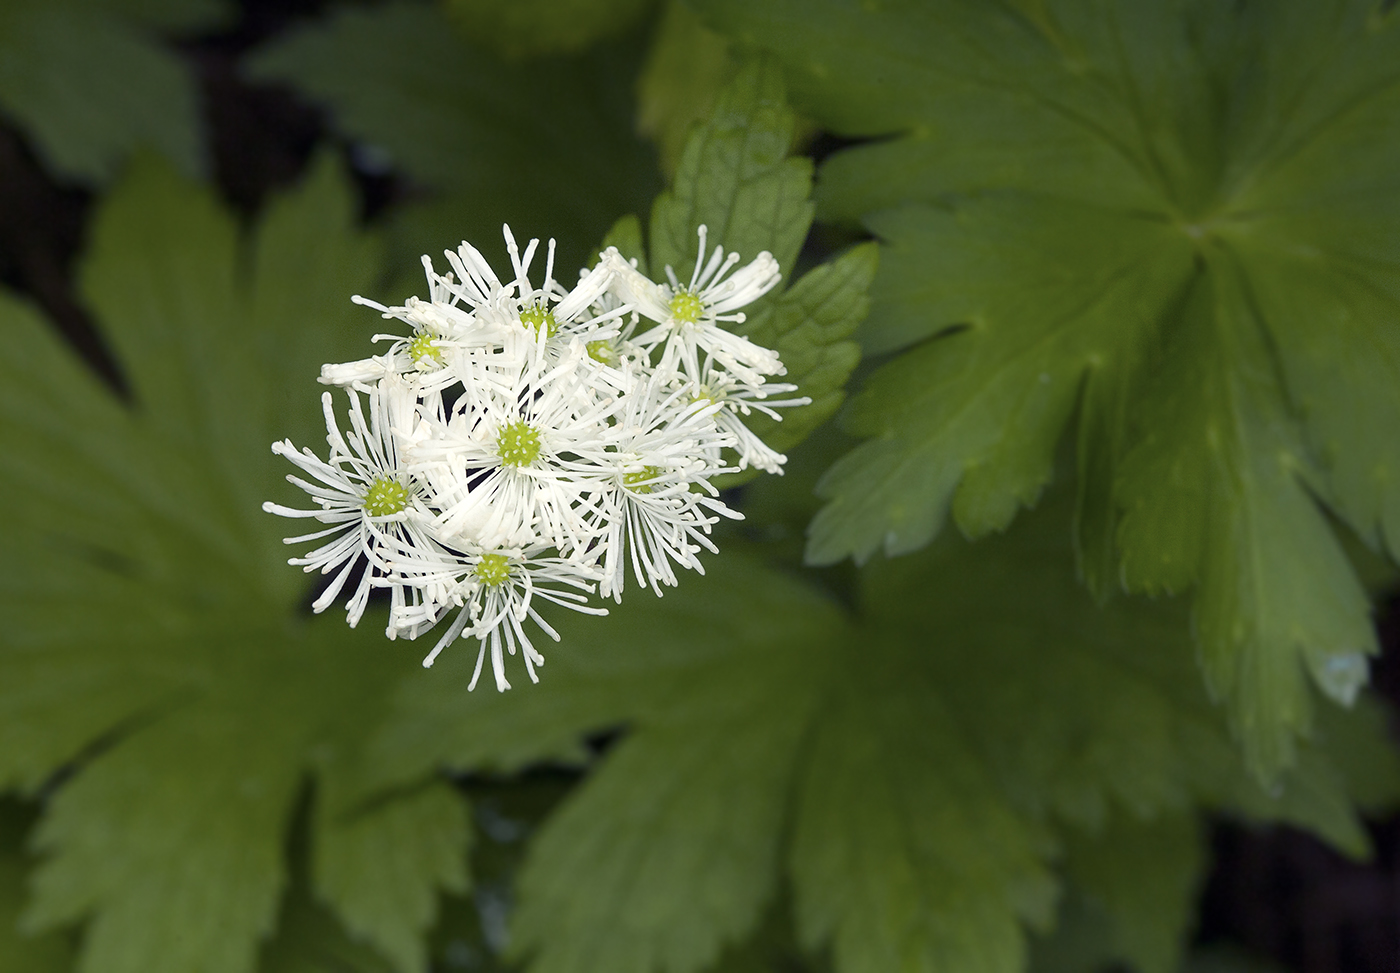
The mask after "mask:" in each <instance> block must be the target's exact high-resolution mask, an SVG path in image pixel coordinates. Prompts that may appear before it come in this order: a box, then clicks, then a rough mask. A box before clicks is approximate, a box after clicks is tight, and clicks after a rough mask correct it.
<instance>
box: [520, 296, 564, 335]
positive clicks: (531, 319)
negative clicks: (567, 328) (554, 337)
mask: <svg viewBox="0 0 1400 973" xmlns="http://www.w3.org/2000/svg"><path fill="white" fill-rule="evenodd" d="M520 323H521V324H523V325H525V327H527V328H529V329H530V330H531V331H534V332H538V331H539V330H540V329H541V328H543V329H544V336H545V337H546V338H548V337H549V336H550V335H551V334H552V333H553V332H554V329H555V327H556V326H557V322H556V321H555V320H554V312H553V311H551V310H550V309H549V308H547V307H544V306H543V305H541V304H536V305H535V306H534V307H527V308H526V309H525V310H523V311H521V312H520Z"/></svg>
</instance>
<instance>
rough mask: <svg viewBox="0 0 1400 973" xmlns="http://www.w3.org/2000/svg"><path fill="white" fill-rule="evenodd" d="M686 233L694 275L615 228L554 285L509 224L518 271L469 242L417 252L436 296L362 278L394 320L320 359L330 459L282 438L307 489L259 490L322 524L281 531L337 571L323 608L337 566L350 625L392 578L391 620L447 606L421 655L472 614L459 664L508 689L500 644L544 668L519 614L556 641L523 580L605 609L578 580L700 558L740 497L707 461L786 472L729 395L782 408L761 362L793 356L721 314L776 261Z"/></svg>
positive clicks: (768, 274)
mask: <svg viewBox="0 0 1400 973" xmlns="http://www.w3.org/2000/svg"><path fill="white" fill-rule="evenodd" d="M699 238H700V239H699V255H698V257H697V260H696V263H695V271H694V273H693V274H692V275H691V278H690V281H689V283H687V284H682V283H681V282H680V281H679V280H677V278H676V275H675V273H674V272H672V270H671V268H670V267H667V268H666V275H667V278H668V280H667V282H666V283H662V284H658V283H655V282H653V281H651V280H649V279H648V278H647V277H646V276H644V275H643V274H641V273H640V272H639V271H638V270H637V268H636V266H635V265H634V263H630V262H628V261H627V260H625V259H623V258H622V257H621V256H620V255H619V254H618V252H617V251H616V250H615V249H612V248H609V249H608V250H607V251H606V252H605V253H603V254H602V255H601V259H600V261H599V263H598V264H597V266H596V267H594V268H593V269H592V270H586V271H580V274H579V281H578V283H577V284H576V285H575V286H574V287H573V289H572V290H566V289H565V288H564V287H563V286H561V285H560V284H559V283H558V282H556V281H555V280H554V241H553V240H551V241H550V242H549V247H548V257H547V262H546V265H545V272H544V282H543V283H542V284H541V285H540V286H539V287H535V286H534V285H533V284H532V283H531V282H530V265H531V262H532V260H533V258H534V256H535V253H536V250H537V248H538V244H539V241H538V240H531V241H530V244H529V246H527V247H526V248H525V252H524V253H523V254H522V253H521V252H520V249H519V248H518V247H517V246H516V242H515V239H514V238H513V237H512V236H511V232H510V228H509V227H506V228H505V240H506V248H507V250H508V251H509V253H510V259H511V264H512V269H513V271H514V277H513V278H512V279H509V280H506V281H502V280H501V279H500V278H498V277H497V276H496V274H495V273H494V272H493V271H492V269H491V267H490V265H489V264H488V263H487V261H486V260H485V258H483V257H482V255H481V253H480V252H478V251H477V250H476V249H475V248H474V247H472V246H471V245H470V244H467V243H463V244H462V245H461V247H459V248H458V249H457V250H456V252H451V251H449V252H447V253H446V257H447V262H448V264H449V265H450V267H451V270H450V271H449V272H447V273H444V274H439V273H437V272H436V271H435V270H434V269H433V265H432V262H431V260H429V258H427V257H424V258H423V266H424V269H425V270H426V271H427V278H428V300H426V301H422V300H418V299H417V298H410V299H409V300H408V302H407V303H406V304H405V305H404V306H403V307H384V306H382V305H380V304H376V303H375V302H373V301H369V300H365V299H364V298H361V297H358V296H357V297H355V298H354V300H355V301H356V302H357V303H360V304H366V305H369V306H371V307H374V308H376V309H377V310H379V311H380V312H382V314H383V316H384V317H385V318H387V319H393V320H396V321H399V322H402V323H403V324H405V325H407V331H406V333H402V334H390V335H378V336H376V338H375V340H376V341H386V342H388V343H389V344H388V347H387V350H386V351H385V352H384V353H383V354H380V355H376V356H374V357H372V358H366V359H364V360H362V361H356V362H349V363H345V364H332V365H326V366H325V367H324V368H323V369H322V371H321V381H322V382H323V383H325V384H327V385H336V386H341V387H343V388H344V389H345V393H346V395H348V397H349V400H350V411H349V422H350V428H349V430H348V431H346V432H345V433H342V432H341V430H340V427H339V426H338V424H337V422H336V419H335V416H334V414H333V411H332V397H331V393H329V392H327V393H325V394H324V395H323V396H322V404H323V407H324V411H325V416H326V430H327V441H328V443H329V445H330V456H329V458H328V459H326V460H322V459H321V458H319V457H318V456H316V455H315V454H314V453H312V452H311V450H309V449H303V450H301V451H300V452H298V451H297V449H296V447H295V446H293V445H292V443H291V442H290V441H289V440H287V441H283V442H279V443H274V444H273V446H272V449H273V452H275V453H277V454H279V455H281V456H285V457H286V458H287V459H289V460H290V461H291V462H292V463H294V464H295V465H296V466H297V467H298V468H299V469H300V471H301V473H302V474H304V475H303V476H297V475H291V476H288V477H287V479H288V480H290V481H291V482H292V483H294V484H296V485H297V486H299V487H301V488H302V489H303V490H305V491H306V492H307V494H309V495H310V497H311V499H312V500H313V501H314V504H315V507H314V509H310V510H299V509H294V508H290V507H285V506H282V505H280V504H275V503H266V504H263V509H264V510H266V511H268V512H269V513H275V514H280V515H281V516H284V517H302V518H309V519H312V520H315V521H318V522H319V523H320V524H324V525H325V526H324V527H323V528H322V529H319V530H316V531H313V532H311V533H308V534H303V535H300V536H297V537H289V538H287V539H286V542H287V543H288V544H297V543H302V542H306V541H321V542H323V543H322V544H321V546H320V547H317V548H316V549H315V550H314V551H312V552H311V553H309V554H307V555H306V556H305V557H298V558H292V559H291V561H290V563H291V564H295V565H300V566H302V567H303V568H304V569H305V570H306V571H320V572H321V573H323V574H331V573H334V578H333V579H332V580H331V583H330V584H329V586H328V587H327V588H326V589H325V592H324V593H323V594H322V595H321V596H320V597H319V598H318V599H317V600H316V602H315V603H314V605H313V607H314V609H315V610H316V611H318V612H320V611H323V610H325V609H326V608H327V607H329V606H330V605H331V603H332V602H334V601H335V600H336V598H337V596H339V594H340V593H341V592H342V591H344V590H346V589H347V585H348V586H349V588H350V590H351V593H350V595H349V599H348V603H347V620H348V621H349V623H350V624H351V625H352V626H353V625H355V624H356V623H357V622H358V621H359V619H360V616H361V615H362V614H363V612H364V610H365V606H366V603H367V602H368V599H369V595H370V592H371V589H373V588H388V589H389V590H390V592H391V607H390V612H389V627H388V630H387V634H388V636H389V637H390V638H395V637H398V636H403V637H406V638H416V637H417V636H418V635H420V634H422V633H423V632H426V631H427V630H429V629H431V628H433V627H434V626H435V625H437V624H438V622H440V621H443V620H444V619H445V618H448V617H449V616H451V621H450V622H449V623H448V625H447V628H446V631H445V632H444V634H443V635H442V637H441V638H440V639H439V641H438V643H437V645H436V646H435V647H434V648H433V650H432V652H430V653H429V654H428V656H427V658H426V659H425V660H424V662H423V664H424V665H425V666H426V665H431V664H432V662H433V660H434V659H435V658H436V657H437V655H438V653H439V652H441V651H442V650H443V649H444V648H445V647H446V646H448V645H449V644H451V643H452V642H453V641H454V640H456V639H457V638H459V637H463V636H472V637H475V638H476V639H477V640H478V641H479V643H480V645H479V649H478V653H477V662H476V671H475V672H474V673H473V675H472V681H471V686H472V687H473V688H474V687H475V685H476V681H477V679H478V678H479V677H480V675H481V670H482V664H483V661H484V660H485V658H486V654H487V651H488V649H489V651H490V656H491V665H492V670H493V671H494V673H495V677H496V686H497V688H498V689H501V690H504V689H508V688H510V684H509V682H507V680H506V675H505V663H504V654H505V652H509V653H510V654H512V655H513V654H514V653H515V651H516V648H517V646H518V647H519V648H520V650H521V655H522V656H523V657H524V660H525V668H526V671H527V672H528V673H529V675H530V679H531V680H532V681H538V677H537V676H536V673H535V667H536V666H538V665H540V664H541V663H542V662H543V661H544V659H543V657H542V656H541V655H540V654H539V652H538V651H536V649H535V647H534V646H533V645H532V644H531V642H530V639H529V637H528V636H527V635H526V633H525V629H524V627H523V623H524V621H525V620H526V619H527V618H529V619H532V620H533V621H534V623H535V624H536V625H538V626H539V627H540V628H541V629H542V630H543V631H544V632H545V633H547V634H548V635H549V636H551V637H552V638H554V639H555V640H556V641H558V638H559V636H558V633H556V632H555V630H554V629H553V628H551V627H550V625H549V624H548V623H547V622H546V621H545V620H544V619H543V618H542V617H541V616H540V615H539V613H538V612H537V610H536V599H543V600H545V601H548V602H552V603H554V604H557V605H562V606H564V607H566V608H570V609H573V610H575V611H580V612H586V613H590V614H596V615H602V614H606V609H603V608H598V607H593V606H591V605H589V604H588V595H589V594H591V593H593V592H594V591H597V593H598V594H599V595H601V596H602V597H604V598H607V597H612V598H614V599H616V600H617V601H619V602H620V601H621V600H622V590H623V583H624V580H625V576H626V573H627V565H628V563H629V562H630V564H631V566H632V571H633V573H634V575H635V576H636V578H637V581H638V583H639V584H643V585H650V586H651V588H652V589H653V590H655V591H656V593H657V594H658V595H659V594H661V585H663V584H666V585H674V584H675V583H676V569H677V568H691V569H694V570H696V571H703V568H702V567H701V564H700V560H699V558H698V556H697V555H698V554H699V552H700V550H701V549H702V548H703V549H705V550H709V551H714V550H715V547H714V544H713V543H712V542H711V540H710V538H709V536H708V535H709V533H710V528H711V526H712V525H714V524H715V523H717V522H718V518H719V517H729V518H735V519H737V518H739V516H740V515H739V514H738V513H736V512H735V511H733V510H731V509H730V508H728V507H727V506H725V504H724V503H723V502H722V501H721V500H720V499H719V497H718V491H717V490H716V489H715V488H714V487H713V486H712V485H711V484H710V483H709V480H710V478H711V477H713V476H715V475H716V474H719V473H726V472H732V471H734V470H740V469H744V468H746V467H748V466H754V467H757V468H759V469H763V470H767V471H769V472H773V473H781V472H782V464H783V463H784V461H785V459H786V458H785V457H784V456H782V455H780V454H778V453H776V452H774V451H773V450H772V449H770V448H769V447H768V446H766V445H765V444H764V443H763V442H762V441H761V440H760V439H759V438H758V437H757V436H755V435H754V434H753V433H752V432H751V431H750V430H749V429H748V427H747V426H746V425H745V424H744V422H743V420H742V418H741V417H743V416H746V415H749V414H750V413H752V412H754V411H758V412H762V413H765V414H767V415H769V416H772V417H773V418H775V419H777V418H779V416H778V413H777V412H776V411H775V409H776V408H779V407H783V406H793V405H802V404H805V403H806V402H807V401H808V400H807V399H802V398H788V399H778V400H774V399H771V398H769V397H770V396H773V395H775V394H776V395H783V394H786V393H791V392H793V391H795V389H796V386H794V385H790V384H781V383H773V382H769V381H768V379H769V377H770V376H775V375H782V374H783V373H784V369H783V365H782V363H781V362H780V361H779V360H778V355H777V353H775V352H773V351H770V350H768V349H767V348H763V347H760V346H759V345H756V344H754V343H753V342H751V341H749V340H748V339H746V338H743V337H741V336H739V335H736V334H734V333H733V332H731V331H728V330H726V329H725V328H724V326H723V324H724V323H726V322H727V323H738V322H742V321H743V320H744V315H743V314H742V313H741V312H740V311H739V309H740V308H742V307H744V306H745V305H748V304H750V303H751V302H753V301H754V300H756V299H757V298H758V297H760V296H762V295H763V294H765V293H766V292H767V291H768V290H769V289H770V288H772V287H773V285H774V284H776V283H777V282H778V280H779V279H780V276H781V275H780V274H779V272H778V265H777V262H776V261H775V260H774V259H773V257H772V255H771V254H769V253H766V252H764V253H760V254H759V255H758V256H757V257H756V258H755V259H754V260H753V261H752V262H751V263H749V264H747V265H746V266H743V267H739V268H737V269H736V266H735V265H736V264H737V263H738V262H739V255H738V254H735V253H730V254H727V255H726V254H725V252H724V250H723V249H722V248H721V247H718V246H717V247H715V248H714V251H713V253H711V254H708V255H707V253H706V234H705V228H704V227H703V226H702V227H700V230H699ZM726 451H728V452H726ZM357 571H358V581H352V580H351V579H352V577H353V576H354V575H355V574H356V572H357Z"/></svg>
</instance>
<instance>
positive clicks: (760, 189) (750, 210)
mask: <svg viewBox="0 0 1400 973" xmlns="http://www.w3.org/2000/svg"><path fill="white" fill-rule="evenodd" d="M794 124H795V122H794V118H793V114H792V112H791V110H790V109H789V108H788V107H787V101H786V94H785V90H784V85H783V79H782V73H781V71H780V70H779V69H778V68H777V66H776V64H774V63H773V62H772V61H765V60H761V59H760V60H754V61H751V62H750V63H748V64H746V65H745V66H744V67H743V68H742V69H741V70H740V71H739V73H738V75H737V76H736V77H735V78H734V80H733V81H731V82H730V83H729V84H728V85H726V86H725V88H724V89H723V90H722V91H721V92H720V94H719V98H718V102H717V103H716V105H715V107H714V109H713V111H712V112H711V114H710V116H709V118H708V119H707V121H706V122H705V123H704V124H702V125H700V126H698V127H697V128H696V129H695V130H694V131H692V132H691V134H690V137H689V139H688V140H687V142H686V146H685V151H684V153H683V154H682V156H681V162H680V166H679V168H678V169H677V171H676V175H675V179H674V180H673V182H672V185H671V188H670V189H669V190H668V191H667V192H665V193H663V194H662V195H660V196H658V197H657V199H656V202H655V204H654V205H653V206H652V211H651V227H650V233H649V239H650V243H651V260H650V261H649V262H648V263H649V265H650V267H651V268H652V270H653V272H656V273H659V272H660V271H661V269H662V268H670V269H672V270H674V272H675V273H676V276H677V278H679V279H681V280H685V281H688V280H689V279H690V278H689V277H688V276H687V275H688V274H689V273H690V272H691V270H692V268H693V267H694V266H695V260H696V258H697V256H698V247H697V244H698V238H697V230H698V228H699V227H700V226H702V225H703V226H705V227H706V228H707V230H708V234H709V236H708V240H709V242H710V243H711V244H717V245H719V246H723V247H724V248H725V249H726V250H730V251H734V252H736V253H738V254H740V255H741V257H742V258H744V259H753V258H754V257H756V256H757V255H758V254H759V253H761V252H763V251H768V252H769V253H772V254H773V255H774V257H775V258H776V259H777V261H778V264H779V266H780V267H782V268H784V270H785V273H786V274H787V277H788V279H789V280H791V278H792V274H793V268H794V266H795V265H796V262H797V255H798V252H799V251H800V250H801V248H802V243H803V241H804V240H805V239H806V237H807V232H808V230H809V229H810V228H811V225H812V213H813V207H812V204H811V202H810V201H809V200H808V196H809V194H810V192H811V182H812V173H811V163H810V161H809V160H807V159H803V158H792V157H790V156H789V155H788V152H789V150H790V149H791V147H792V139H793V127H794ZM875 265H876V251H875V247H874V246H870V245H862V246H856V247H854V248H852V249H851V250H850V251H849V252H848V253H845V254H843V255H841V256H840V257H838V258H837V259H836V260H834V261H831V262H830V263H827V264H823V265H821V266H819V267H816V268H815V269H813V270H811V271H809V272H808V273H807V274H805V275H804V276H803V277H802V278H801V279H800V280H798V281H797V282H796V283H795V284H793V285H792V286H790V287H789V286H787V285H786V284H780V286H779V287H775V288H774V289H773V290H772V291H770V292H769V293H768V294H767V295H765V296H764V297H763V298H761V299H760V300H758V301H756V302H754V303H753V304H752V305H750V307H749V309H748V310H747V311H746V312H745V314H746V315H747V316H748V320H747V321H746V322H744V323H743V324H741V325H740V326H739V328H738V329H737V330H739V331H740V332H742V333H743V334H745V335H747V336H748V337H750V338H752V339H753V340H755V341H757V342H758V343H759V344H761V345H763V346H765V347H768V348H773V349H775V350H777V351H778V352H779V354H780V355H781V356H782V360H783V364H784V366H785V367H786V368H787V374H786V375H785V376H784V377H782V378H781V379H780V381H784V382H791V383H793V384H795V385H797V387H798V388H797V391H796V392H795V393H793V396H794V397H800V396H807V397H809V398H811V399H812V402H811V403H810V404H808V405H804V406H798V407H796V408H792V409H787V410H784V415H783V421H782V422H781V423H779V422H778V421H776V420H774V419H772V418H770V417H768V416H765V415H763V414H761V413H756V414H753V415H750V416H749V417H748V418H747V420H746V422H747V423H748V425H749V427H750V428H751V429H753V430H754V432H756V433H758V435H759V436H760V437H762V438H763V440H764V441H765V442H766V443H768V444H769V445H770V446H772V447H773V448H775V449H778V450H783V449H788V448H790V447H792V446H796V445H797V444H798V443H800V442H801V441H802V440H803V439H805V438H806V437H807V435H808V434H809V433H810V432H811V431H812V430H813V429H816V428H817V427H818V426H820V425H821V424H822V423H823V422H825V421H826V420H827V419H829V418H830V417H831V416H832V415H833V414H835V412H836V410H837V409H838V408H840V405H841V403H842V401H843V400H844V399H845V385H846V380H847V378H848V377H849V376H850V373H851V371H852V370H853V369H854V368H855V366H856V364H857V362H858V361H859V360H860V349H859V348H858V347H857V345H856V343H855V342H854V341H850V340H847V339H849V338H850V336H851V334H852V332H854V330H855V329H856V327H857V326H858V325H859V324H860V322H861V320H862V319H864V317H865V314H866V311H867V309H868V307H869V300H868V298H867V297H866V294H867V292H868V290H869V288H870V282H871V279H872V278H873V277H874V274H875ZM779 398H780V399H781V398H787V396H786V395H784V394H779ZM754 475H756V474H755V473H754V472H753V471H746V472H744V473H740V474H735V475H732V476H727V477H725V478H724V479H723V481H721V485H722V486H736V485H738V484H739V483H742V482H745V481H747V480H749V479H752V478H753V476H754Z"/></svg>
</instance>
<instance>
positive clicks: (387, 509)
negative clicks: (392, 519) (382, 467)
mask: <svg viewBox="0 0 1400 973" xmlns="http://www.w3.org/2000/svg"><path fill="white" fill-rule="evenodd" d="M407 506H408V488H407V487H405V486H404V485H403V484H402V483H400V482H398V481H397V480H391V479H390V478H389V477H387V476H381V477H379V478H378V479H376V480H375V481H374V482H373V483H371V484H370V485H369V489H368V490H366V491H365V512H366V513H368V514H369V515H370V516H371V517H387V516H389V515H390V514H396V513H398V512H399V511H401V510H403V508H405V507H407Z"/></svg>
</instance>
